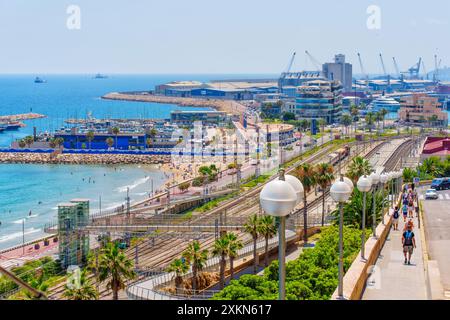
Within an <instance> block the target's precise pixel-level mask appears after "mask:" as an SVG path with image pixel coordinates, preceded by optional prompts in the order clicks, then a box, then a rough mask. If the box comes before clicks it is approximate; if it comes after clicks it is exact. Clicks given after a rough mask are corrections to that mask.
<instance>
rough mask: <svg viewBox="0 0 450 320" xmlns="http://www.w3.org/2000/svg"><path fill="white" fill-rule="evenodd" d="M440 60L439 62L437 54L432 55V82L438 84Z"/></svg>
mask: <svg viewBox="0 0 450 320" xmlns="http://www.w3.org/2000/svg"><path fill="white" fill-rule="evenodd" d="M441 62H442V59H440V60H439V63H438V56H437V54H435V55H434V72H433V81H434V82H439V68H440V67H441Z"/></svg>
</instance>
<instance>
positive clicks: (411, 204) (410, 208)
mask: <svg viewBox="0 0 450 320" xmlns="http://www.w3.org/2000/svg"><path fill="white" fill-rule="evenodd" d="M414 211H415V208H414V200H413V196H412V195H411V196H410V197H409V199H408V217H410V218H413V217H414Z"/></svg>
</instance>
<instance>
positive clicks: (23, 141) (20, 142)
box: [19, 139, 27, 149]
mask: <svg viewBox="0 0 450 320" xmlns="http://www.w3.org/2000/svg"><path fill="white" fill-rule="evenodd" d="M26 145H27V143H26V142H25V140H24V139H20V140H19V147H20V148H22V149H23V148H25V147H26Z"/></svg>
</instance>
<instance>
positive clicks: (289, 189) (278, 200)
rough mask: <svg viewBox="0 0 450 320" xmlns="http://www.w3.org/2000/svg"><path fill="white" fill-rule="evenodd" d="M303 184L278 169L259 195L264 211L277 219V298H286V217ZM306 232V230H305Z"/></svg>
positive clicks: (300, 197) (293, 206)
mask: <svg viewBox="0 0 450 320" xmlns="http://www.w3.org/2000/svg"><path fill="white" fill-rule="evenodd" d="M302 198H303V185H302V183H301V182H300V180H298V179H297V178H296V177H294V176H290V175H285V174H284V170H283V169H281V170H280V171H279V177H278V179H276V180H273V181H271V182H269V183H268V184H266V185H265V186H264V188H263V189H262V190H261V193H260V195H259V199H260V203H261V207H262V209H263V210H264V212H265V213H267V214H268V215H271V216H274V217H276V218H277V219H279V224H278V277H279V281H278V299H279V300H285V298H286V287H285V282H286V261H285V259H286V257H285V256H286V236H285V233H286V230H285V229H286V217H287V216H288V215H289V214H290V213H291V211H292V210H293V209H294V208H295V206H296V205H297V204H298V203H299V202H300V201H302ZM305 232H306V230H305Z"/></svg>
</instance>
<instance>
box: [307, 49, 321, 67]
mask: <svg viewBox="0 0 450 320" xmlns="http://www.w3.org/2000/svg"><path fill="white" fill-rule="evenodd" d="M305 53H306V56H307V57H308V58H309V60H311V63H312V64H313V65H314V67H315V68H316V69H317V71H321V66H322V64H321V63H320V62H319V61H317V59H316V58H314V57H313V56H312V55H311V54H310V53H309V52H308V50H305Z"/></svg>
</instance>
